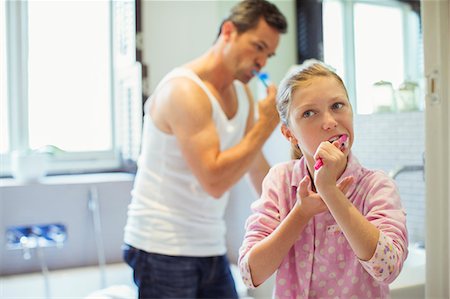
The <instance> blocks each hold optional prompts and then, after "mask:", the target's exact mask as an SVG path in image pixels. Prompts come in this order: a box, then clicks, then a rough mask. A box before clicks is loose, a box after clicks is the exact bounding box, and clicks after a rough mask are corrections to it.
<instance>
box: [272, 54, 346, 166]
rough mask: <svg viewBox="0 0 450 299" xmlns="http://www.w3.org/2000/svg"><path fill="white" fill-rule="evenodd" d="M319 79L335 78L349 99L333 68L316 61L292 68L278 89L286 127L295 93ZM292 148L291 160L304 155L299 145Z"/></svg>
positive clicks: (280, 107)
mask: <svg viewBox="0 0 450 299" xmlns="http://www.w3.org/2000/svg"><path fill="white" fill-rule="evenodd" d="M317 77H332V78H335V79H336V80H337V81H338V82H339V83H340V84H341V85H342V87H343V88H344V90H345V94H346V96H347V98H348V93H347V89H346V88H345V85H344V82H343V81H342V79H341V77H339V76H338V75H337V74H336V73H335V71H334V70H333V69H332V68H331V67H329V66H328V65H326V64H325V63H323V62H321V61H319V60H316V59H309V60H306V61H305V62H304V63H302V64H301V65H298V66H295V67H293V68H291V70H290V71H289V72H288V73H287V75H286V76H285V77H284V79H283V80H282V81H281V83H280V86H279V87H278V93H277V110H278V114H279V115H280V119H281V122H282V123H283V124H284V125H286V126H288V127H289V108H290V106H291V102H292V95H293V94H294V92H295V91H297V90H298V89H300V88H302V86H304V84H305V83H306V82H307V81H309V80H311V79H314V78H317ZM291 146H292V147H291V158H292V159H300V158H301V157H302V156H303V154H302V152H301V150H300V148H299V147H298V145H296V144H291Z"/></svg>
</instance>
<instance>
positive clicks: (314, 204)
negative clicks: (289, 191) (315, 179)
mask: <svg viewBox="0 0 450 299" xmlns="http://www.w3.org/2000/svg"><path fill="white" fill-rule="evenodd" d="M295 206H296V207H295V208H298V209H301V212H302V213H301V214H302V215H303V216H304V217H306V218H312V217H313V216H314V215H316V214H320V213H322V212H325V211H327V210H328V208H327V206H326V205H325V203H324V202H323V200H322V198H320V196H319V194H317V193H316V192H314V191H313V190H312V184H311V179H310V177H309V175H306V176H305V177H304V178H303V179H302V180H301V181H300V184H299V186H298V189H297V203H296V205H295Z"/></svg>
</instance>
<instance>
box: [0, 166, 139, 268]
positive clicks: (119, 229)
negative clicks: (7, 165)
mask: <svg viewBox="0 0 450 299" xmlns="http://www.w3.org/2000/svg"><path fill="white" fill-rule="evenodd" d="M133 178H134V176H133V175H130V174H124V173H113V174H90V175H73V176H60V177H46V178H44V179H43V181H42V182H41V183H34V184H20V183H17V182H16V181H14V180H13V179H2V181H1V185H0V275H9V274H16V273H25V272H34V271H40V264H39V260H38V258H37V256H36V251H35V250H33V251H32V252H31V253H32V256H31V258H30V259H29V260H25V259H24V258H23V251H22V250H7V249H6V235H5V232H6V229H7V228H8V227H10V226H23V225H26V226H28V225H35V224H49V223H61V224H64V225H65V226H66V228H67V240H66V242H65V243H64V246H63V247H62V248H56V247H48V248H44V250H43V252H44V256H45V260H46V262H47V264H48V268H49V269H50V270H54V269H60V268H70V267H81V266H88V265H95V264H97V263H98V257H97V247H96V236H95V233H94V222H93V214H92V212H91V211H90V210H89V208H88V201H89V198H90V190H92V188H95V190H96V192H97V196H98V203H99V205H98V207H99V212H100V219H101V230H102V241H103V245H104V252H105V260H106V262H107V263H113V262H120V261H122V256H121V245H122V238H123V227H124V225H125V221H126V209H127V205H128V203H129V201H130V198H131V197H130V190H131V188H132V183H133Z"/></svg>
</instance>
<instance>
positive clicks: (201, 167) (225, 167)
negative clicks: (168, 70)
mask: <svg viewBox="0 0 450 299" xmlns="http://www.w3.org/2000/svg"><path fill="white" fill-rule="evenodd" d="M275 93H276V90H275V88H272V89H271V90H270V91H269V96H268V98H267V99H266V100H264V101H263V103H262V105H261V104H260V105H259V114H260V115H259V118H258V120H257V121H256V122H255V124H254V126H253V127H252V128H251V129H250V130H249V131H248V132H247V133H246V134H245V136H244V137H243V139H242V140H241V142H240V143H239V144H237V145H236V146H234V147H232V148H230V149H228V150H226V151H223V152H221V151H220V140H219V136H218V134H217V131H216V127H215V125H214V122H213V119H212V113H211V109H212V108H211V105H210V102H209V99H208V98H207V96H206V94H205V93H204V92H203V90H202V89H201V88H200V87H199V86H197V85H196V84H195V83H193V82H191V81H190V80H186V79H180V78H179V79H174V80H171V81H169V82H168V83H167V84H166V85H165V86H164V87H163V88H162V89H161V90H160V91H159V93H158V95H157V96H156V97H155V99H154V100H155V102H154V103H153V106H152V107H151V108H152V109H151V116H152V118H153V120H154V121H155V124H156V125H157V126H158V127H159V128H160V129H163V131H164V130H165V131H167V132H169V133H172V134H174V135H175V136H176V138H177V140H178V142H179V145H180V149H181V151H182V154H183V156H184V158H185V160H186V162H187V164H188V165H189V167H190V168H191V169H192V172H193V173H194V175H195V176H196V177H197V178H198V180H199V182H200V184H201V185H202V187H203V188H204V189H205V190H206V192H208V193H209V194H211V195H212V196H214V197H217V198H218V197H220V196H221V195H222V194H223V193H224V192H226V191H227V190H228V189H229V188H230V187H231V186H232V185H233V184H234V183H236V182H237V181H238V180H239V179H240V178H241V177H242V176H243V175H244V174H245V173H246V172H247V171H248V170H249V169H250V166H251V165H252V163H253V162H254V160H255V158H256V156H257V155H256V154H255V153H258V152H259V151H260V150H261V147H262V145H263V144H264V142H265V141H266V140H267V138H268V137H269V136H270V134H271V133H272V131H273V130H274V128H275V127H276V126H277V124H278V113H277V111H276V108H275Z"/></svg>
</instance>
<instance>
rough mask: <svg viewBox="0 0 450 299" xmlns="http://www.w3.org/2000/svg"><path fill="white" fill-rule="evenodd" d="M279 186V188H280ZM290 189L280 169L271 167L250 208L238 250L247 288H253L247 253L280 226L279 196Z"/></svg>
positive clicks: (243, 278) (239, 262)
mask: <svg viewBox="0 0 450 299" xmlns="http://www.w3.org/2000/svg"><path fill="white" fill-rule="evenodd" d="M280 185H281V186H280ZM289 188H290V184H289V182H288V183H287V184H286V181H285V179H284V175H283V168H282V167H273V168H271V169H270V171H269V173H268V174H267V175H266V177H265V178H264V181H263V184H262V194H261V198H260V199H258V200H256V201H255V202H254V203H253V204H252V206H251V209H252V212H253V213H252V215H250V216H249V218H248V219H247V222H246V224H245V226H246V233H245V236H244V240H243V243H242V246H241V248H240V249H239V260H238V265H239V270H240V272H241V276H242V280H243V282H244V284H245V285H246V286H247V287H248V288H255V287H256V286H255V285H254V284H253V281H252V276H251V272H250V266H249V263H248V258H249V253H250V251H251V249H252V248H253V246H255V245H256V244H258V243H259V242H260V241H261V240H263V239H265V238H266V237H267V236H269V235H270V234H271V233H272V232H273V231H274V230H275V229H276V227H277V226H278V225H279V224H280V206H279V203H278V197H279V196H283V197H284V196H285V192H287V191H288V190H290V189H289Z"/></svg>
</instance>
